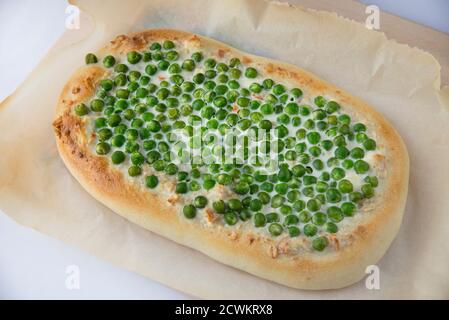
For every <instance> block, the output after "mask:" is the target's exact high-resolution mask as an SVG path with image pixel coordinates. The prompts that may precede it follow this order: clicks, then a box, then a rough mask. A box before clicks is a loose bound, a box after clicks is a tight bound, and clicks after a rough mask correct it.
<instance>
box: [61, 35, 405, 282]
mask: <svg viewBox="0 0 449 320" xmlns="http://www.w3.org/2000/svg"><path fill="white" fill-rule="evenodd" d="M164 39H171V40H179V41H188V42H189V43H190V44H191V45H192V44H193V45H195V46H198V48H208V49H209V50H214V52H215V54H216V55H217V56H218V57H222V56H224V55H227V54H232V55H233V56H236V57H239V58H240V59H242V60H243V61H244V62H246V63H251V64H254V65H255V66H257V67H258V68H261V70H264V72H265V74H267V75H270V76H271V77H273V78H282V79H283V80H285V81H290V82H291V83H293V84H296V85H297V86H299V87H302V88H305V89H306V90H307V91H308V92H309V93H311V94H319V93H323V92H324V93H326V94H328V95H331V96H334V97H335V99H336V100H337V101H339V102H341V103H342V104H343V105H346V106H349V107H348V110H345V111H348V112H352V113H353V114H356V115H358V117H359V118H361V119H364V121H365V122H366V123H368V124H369V127H370V129H371V130H372V131H374V132H376V135H377V141H378V144H380V145H381V147H382V148H383V149H384V150H385V153H384V157H385V158H384V159H382V161H383V164H382V165H384V168H385V170H386V172H385V174H386V177H387V178H386V179H385V181H386V183H385V186H384V188H383V190H382V192H381V194H380V195H378V196H376V198H375V202H374V203H373V207H374V208H375V212H373V213H372V214H369V215H366V217H365V218H363V219H362V220H360V221H359V223H358V226H357V227H356V228H354V230H353V232H351V234H350V235H349V236H350V238H351V239H352V241H351V245H348V246H340V243H339V241H338V239H332V238H330V240H331V244H332V246H333V247H334V248H335V250H329V251H328V252H326V253H314V252H306V251H305V252H303V253H302V254H284V253H286V252H288V251H289V246H288V242H287V241H284V240H283V239H276V240H274V239H271V238H268V237H264V236H262V235H260V234H256V233H252V232H250V231H247V230H241V229H238V228H229V227H225V226H220V225H212V226H204V225H201V224H199V223H195V221H191V220H187V219H185V218H183V217H181V216H180V215H179V214H177V212H176V211H177V209H176V208H175V207H174V206H173V205H171V203H169V202H166V201H163V200H162V198H161V197H158V196H157V195H156V194H153V193H150V192H148V191H146V190H144V189H143V188H142V187H141V186H140V185H137V184H134V183H132V182H130V181H128V180H127V179H126V178H125V177H124V176H123V174H122V173H121V172H119V171H118V170H116V169H114V168H112V167H111V166H110V165H109V163H108V161H107V160H106V159H105V158H102V157H99V156H96V155H95V154H93V153H92V152H90V151H89V149H88V147H87V141H88V139H89V137H86V130H85V128H84V125H85V124H84V122H83V121H82V120H81V119H80V118H78V117H76V116H73V115H72V113H71V110H72V108H73V107H74V106H75V105H76V104H78V103H80V102H83V101H85V100H86V99H87V98H88V97H90V96H91V95H92V93H93V90H94V88H95V84H96V83H97V82H98V81H99V79H101V78H103V77H104V76H105V75H106V72H107V71H106V70H105V69H103V68H101V67H98V66H88V67H84V68H82V69H80V70H79V71H78V72H77V73H76V74H75V75H74V76H73V77H72V78H71V79H70V80H69V81H68V83H67V84H66V86H65V87H64V89H63V92H62V94H61V97H60V99H59V103H58V106H57V116H56V120H55V122H54V129H55V133H56V141H57V146H58V149H59V152H60V155H61V157H62V159H63V160H64V162H65V164H66V166H67V167H68V168H69V170H70V172H71V173H72V174H73V175H74V176H75V178H76V179H77V180H78V181H79V182H80V183H81V184H82V185H83V187H84V188H85V189H86V190H87V191H88V192H89V193H91V194H92V195H93V196H94V197H95V198H96V199H98V200H99V201H101V202H102V203H104V204H105V205H106V206H108V207H109V208H111V209H112V210H113V211H115V212H117V213H118V214H120V215H122V216H124V217H125V218H127V219H128V220H130V221H132V222H134V223H136V224H138V225H141V226H142V227H144V228H146V229H148V230H151V231H153V232H156V233H158V234H161V235H163V236H165V237H167V238H169V239H172V240H174V241H176V242H179V243H180V244H183V245H186V246H189V247H192V248H194V249H197V250H199V251H201V252H203V253H205V254H207V255H209V256H210V257H212V258H214V259H216V260H218V261H220V262H222V263H225V264H228V265H230V266H233V267H236V268H239V269H242V270H244V271H247V272H249V273H252V274H255V275H257V276H260V277H263V278H266V279H269V280H272V281H275V282H278V283H281V284H284V285H287V286H290V287H294V288H303V289H330V288H339V287H343V286H347V285H350V284H352V283H354V282H355V281H357V280H359V279H361V278H362V277H363V276H364V272H365V268H366V267H367V266H368V265H371V264H374V263H376V262H377V261H378V260H379V259H380V258H381V257H382V255H383V254H384V253H385V251H386V250H387V249H388V247H389V245H390V243H391V242H392V241H393V239H394V237H395V235H396V234H397V231H398V229H399V227H400V223H401V220H402V214H403V211H404V206H405V200H406V195H407V189H408V171H409V160H408V154H407V150H406V148H405V145H404V143H403V141H402V139H401V138H400V136H399V135H398V133H397V132H396V131H395V129H394V128H393V127H392V126H391V125H390V124H389V123H388V122H387V121H386V120H385V119H384V118H383V117H382V116H381V115H380V114H379V113H377V112H376V111H374V110H373V109H372V108H371V107H370V106H368V105H367V104H366V103H365V102H363V101H361V100H359V99H357V98H355V97H353V96H351V95H349V94H348V93H345V92H344V91H343V90H340V89H338V88H336V87H334V86H332V85H330V84H328V83H326V82H325V81H323V80H321V79H319V78H317V77H316V76H314V75H312V74H310V73H308V72H306V71H304V70H301V69H299V68H297V67H295V66H292V65H288V64H285V63H280V62H277V61H273V60H269V59H265V58H262V57H257V56H254V55H250V54H245V53H242V52H240V51H238V50H236V49H233V48H231V47H228V46H227V45H225V44H222V43H220V42H217V41H214V40H211V39H208V38H204V37H201V36H197V35H193V34H191V33H188V32H183V31H177V30H166V29H160V30H157V29H154V30H146V31H143V32H139V33H134V34H131V35H129V36H118V37H117V38H116V39H115V40H113V41H111V43H110V44H109V45H108V46H106V47H105V48H104V49H103V51H102V52H103V53H113V54H114V53H115V54H117V53H126V52H128V51H131V50H139V49H142V48H143V47H145V46H146V45H147V44H148V43H149V42H152V41H160V40H164ZM211 219H213V217H211Z"/></svg>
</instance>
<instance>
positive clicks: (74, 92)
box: [72, 87, 81, 94]
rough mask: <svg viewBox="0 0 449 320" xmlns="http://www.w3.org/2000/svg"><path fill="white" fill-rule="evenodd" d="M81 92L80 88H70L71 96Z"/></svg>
mask: <svg viewBox="0 0 449 320" xmlns="http://www.w3.org/2000/svg"><path fill="white" fill-rule="evenodd" d="M80 91H81V88H80V87H74V88H72V93H73V94H77V93H79V92H80Z"/></svg>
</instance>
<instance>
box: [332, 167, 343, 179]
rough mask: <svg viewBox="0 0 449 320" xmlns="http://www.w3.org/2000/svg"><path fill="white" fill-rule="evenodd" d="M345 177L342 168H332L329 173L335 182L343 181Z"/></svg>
mask: <svg viewBox="0 0 449 320" xmlns="http://www.w3.org/2000/svg"><path fill="white" fill-rule="evenodd" d="M345 176H346V172H345V170H343V169H342V168H334V169H332V171H331V177H332V179H334V180H336V181H338V180H341V179H343V178H344V177H345Z"/></svg>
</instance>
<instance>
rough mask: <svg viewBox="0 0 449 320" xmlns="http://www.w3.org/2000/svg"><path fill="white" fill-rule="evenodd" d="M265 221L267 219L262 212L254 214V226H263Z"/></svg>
mask: <svg viewBox="0 0 449 320" xmlns="http://www.w3.org/2000/svg"><path fill="white" fill-rule="evenodd" d="M266 223H267V219H266V217H265V215H264V214H263V213H261V212H259V213H256V214H255V215H254V226H255V227H256V228H261V227H265V225H266Z"/></svg>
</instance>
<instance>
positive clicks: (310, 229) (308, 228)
mask: <svg viewBox="0 0 449 320" xmlns="http://www.w3.org/2000/svg"><path fill="white" fill-rule="evenodd" d="M303 232H304V234H305V235H306V236H308V237H313V236H314V235H316V233H317V232H318V228H317V227H316V226H315V225H313V224H306V225H305V226H304V228H303Z"/></svg>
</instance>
